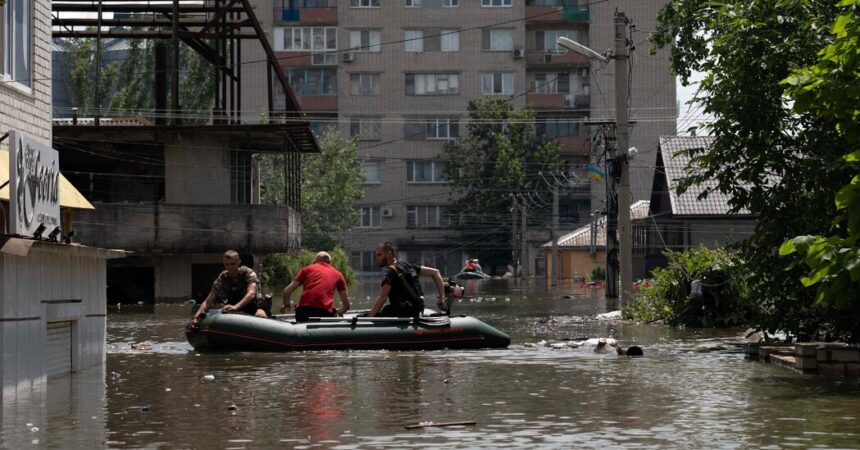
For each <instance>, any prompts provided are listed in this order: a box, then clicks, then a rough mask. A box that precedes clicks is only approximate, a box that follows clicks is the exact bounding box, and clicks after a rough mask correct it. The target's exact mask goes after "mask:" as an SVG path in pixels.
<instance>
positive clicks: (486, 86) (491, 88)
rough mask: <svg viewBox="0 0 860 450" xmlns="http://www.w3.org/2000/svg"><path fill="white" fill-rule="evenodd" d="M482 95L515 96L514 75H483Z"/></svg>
mask: <svg viewBox="0 0 860 450" xmlns="http://www.w3.org/2000/svg"><path fill="white" fill-rule="evenodd" d="M481 93H482V94H484V95H513V93H514V74H513V73H512V72H496V73H482V74H481Z"/></svg>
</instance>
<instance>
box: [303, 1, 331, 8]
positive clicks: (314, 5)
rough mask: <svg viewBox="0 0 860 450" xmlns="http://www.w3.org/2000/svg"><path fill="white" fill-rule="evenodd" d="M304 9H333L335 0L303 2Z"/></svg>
mask: <svg viewBox="0 0 860 450" xmlns="http://www.w3.org/2000/svg"><path fill="white" fill-rule="evenodd" d="M304 1H305V8H333V7H334V6H335V3H336V2H337V0H304Z"/></svg>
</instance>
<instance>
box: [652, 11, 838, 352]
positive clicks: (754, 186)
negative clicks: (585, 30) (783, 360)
mask: <svg viewBox="0 0 860 450" xmlns="http://www.w3.org/2000/svg"><path fill="white" fill-rule="evenodd" d="M836 12H837V8H836V6H835V4H834V3H833V2H830V1H813V0H780V1H767V2H750V1H748V0H724V1H710V0H674V1H673V2H671V3H669V4H668V5H667V6H666V7H664V9H663V10H662V11H661V12H660V14H659V16H658V27H657V32H656V33H655V34H654V35H653V38H652V39H653V42H654V43H655V44H656V45H657V46H665V45H670V44H672V43H674V47H673V48H672V66H673V69H674V70H675V72H676V73H678V74H679V75H680V76H681V79H682V82H684V83H688V81H689V76H690V74H691V72H692V71H701V72H705V73H706V76H705V78H704V80H703V81H702V82H701V84H700V85H699V94H698V100H699V102H700V103H701V104H702V105H703V107H704V111H705V112H706V113H707V114H709V115H712V116H714V120H713V122H711V123H709V124H708V125H707V129H708V131H709V132H710V133H711V134H712V135H713V136H714V138H715V139H714V143H713V146H712V148H710V149H696V150H693V151H691V152H689V153H690V156H691V158H692V160H693V164H694V165H696V166H700V167H702V170H701V171H698V172H695V173H690V174H689V175H688V176H687V177H686V178H685V179H684V180H682V182H681V183H680V186H679V187H678V190H679V192H684V191H685V190H686V189H687V188H688V187H690V186H691V185H693V184H699V183H701V182H702V181H704V180H708V179H713V180H715V181H716V182H717V186H718V187H717V188H716V189H717V190H719V191H720V192H722V193H724V194H727V195H728V196H729V197H730V198H731V200H730V204H731V206H732V207H733V209H734V210H735V211H739V210H741V209H746V210H748V211H750V212H751V213H752V214H754V215H756V216H757V217H758V225H757V227H756V230H755V233H754V235H753V236H752V237H751V238H750V239H748V240H746V241H745V242H743V243H742V245H741V251H742V259H743V261H744V262H745V264H746V265H747V269H748V271H749V273H750V274H751V283H752V285H751V289H752V290H753V291H754V292H756V295H757V296H758V298H759V302H758V305H757V306H758V308H757V311H758V313H757V316H756V317H753V318H752V319H751V320H752V321H753V323H755V324H758V325H760V326H762V327H763V328H765V329H769V330H774V329H783V330H788V331H793V332H796V333H798V334H800V335H801V336H809V335H812V334H814V333H816V332H818V331H819V330H821V329H822V328H823V327H826V326H827V324H829V323H832V322H833V320H834V314H836V313H835V312H834V311H832V310H825V309H822V308H819V307H817V306H816V305H815V302H814V295H813V294H812V293H810V292H807V291H805V290H803V289H802V286H801V284H800V282H799V281H798V280H799V279H800V278H801V276H803V275H804V273H803V270H802V269H801V268H799V267H793V268H791V269H790V270H784V266H785V264H784V261H781V260H780V259H779V258H780V257H779V255H778V252H777V249H778V248H779V247H780V245H782V243H783V242H784V241H785V240H786V239H788V238H790V237H794V236H797V235H806V234H817V233H819V232H820V231H821V230H826V229H827V228H828V226H829V219H828V218H829V217H831V216H832V215H833V214H834V213H835V212H836V207H835V205H833V202H832V201H831V199H832V198H833V197H834V195H835V194H836V192H837V191H838V189H839V187H840V186H842V185H843V184H845V183H846V182H847V180H848V179H849V178H850V173H849V171H848V170H846V168H845V167H844V166H843V165H842V164H836V162H837V161H839V160H840V158H841V156H842V154H843V153H844V149H845V147H844V145H845V143H844V140H843V139H842V137H841V136H840V135H839V133H838V132H837V131H836V128H835V127H834V126H833V125H834V124H833V122H832V119H830V118H827V117H824V116H820V115H818V114H814V113H811V112H808V111H799V110H792V108H791V104H790V102H789V101H788V100H789V99H788V98H787V97H786V96H785V86H784V85H783V84H782V81H783V80H784V79H785V78H786V77H788V76H789V75H791V74H792V71H793V70H794V69H795V68H798V67H804V66H808V65H810V64H813V63H814V62H815V61H816V60H817V53H818V51H819V49H821V48H822V47H824V46H825V45H826V44H827V43H828V42H830V41H831V40H832V36H831V35H830V34H829V33H828V31H827V29H828V26H827V24H830V23H832V21H833V19H834V17H835V14H836ZM707 194H708V193H707V192H706V193H705V194H703V195H705V196H706V195H707Z"/></svg>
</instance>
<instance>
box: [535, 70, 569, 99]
mask: <svg viewBox="0 0 860 450" xmlns="http://www.w3.org/2000/svg"><path fill="white" fill-rule="evenodd" d="M570 78H571V77H570V74H568V73H566V72H562V73H536V74H535V87H534V91H535V92H537V93H539V94H559V93H561V94H567V93H569V92H570V84H571V83H570Z"/></svg>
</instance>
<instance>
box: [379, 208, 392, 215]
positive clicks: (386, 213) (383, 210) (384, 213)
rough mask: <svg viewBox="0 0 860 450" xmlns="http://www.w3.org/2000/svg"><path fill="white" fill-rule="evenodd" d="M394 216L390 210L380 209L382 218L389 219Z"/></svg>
mask: <svg viewBox="0 0 860 450" xmlns="http://www.w3.org/2000/svg"><path fill="white" fill-rule="evenodd" d="M393 215H394V210H393V209H391V208H382V217H391V216H393Z"/></svg>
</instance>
